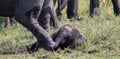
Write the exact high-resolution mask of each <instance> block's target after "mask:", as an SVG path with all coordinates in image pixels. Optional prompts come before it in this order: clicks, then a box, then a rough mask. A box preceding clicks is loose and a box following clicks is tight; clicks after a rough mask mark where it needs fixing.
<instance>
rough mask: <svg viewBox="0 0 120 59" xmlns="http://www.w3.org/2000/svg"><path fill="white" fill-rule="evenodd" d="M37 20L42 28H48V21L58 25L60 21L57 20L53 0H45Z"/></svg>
mask: <svg viewBox="0 0 120 59" xmlns="http://www.w3.org/2000/svg"><path fill="white" fill-rule="evenodd" d="M39 20H40V21H39V22H40V23H41V25H43V26H42V27H44V29H48V27H49V26H50V21H51V22H52V24H53V27H55V28H59V27H60V22H59V21H58V18H57V15H56V12H55V10H54V5H53V0H45V3H44V6H43V10H42V12H41V15H40V17H39Z"/></svg>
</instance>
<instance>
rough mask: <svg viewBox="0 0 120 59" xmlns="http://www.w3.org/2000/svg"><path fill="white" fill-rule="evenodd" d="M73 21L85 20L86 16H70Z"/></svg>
mask: <svg viewBox="0 0 120 59" xmlns="http://www.w3.org/2000/svg"><path fill="white" fill-rule="evenodd" d="M69 19H70V21H71V22H74V21H81V20H83V19H84V18H82V17H80V16H77V17H72V18H69Z"/></svg>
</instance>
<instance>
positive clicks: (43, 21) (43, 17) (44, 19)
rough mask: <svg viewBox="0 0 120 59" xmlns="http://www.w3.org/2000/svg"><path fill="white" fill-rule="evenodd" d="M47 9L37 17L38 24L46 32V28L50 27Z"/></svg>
mask: <svg viewBox="0 0 120 59" xmlns="http://www.w3.org/2000/svg"><path fill="white" fill-rule="evenodd" d="M49 11H50V10H49V9H43V10H42V12H41V14H40V16H39V19H38V21H39V24H40V25H41V26H42V28H43V29H45V30H46V31H48V28H49V27H50V23H49V22H50V14H49Z"/></svg>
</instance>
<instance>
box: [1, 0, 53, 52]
mask: <svg viewBox="0 0 120 59" xmlns="http://www.w3.org/2000/svg"><path fill="white" fill-rule="evenodd" d="M45 1H46V0H1V1H0V16H8V17H12V16H14V17H15V19H16V21H18V22H19V23H21V24H22V25H23V26H24V27H26V28H27V29H28V30H30V31H31V32H32V33H33V35H34V36H35V37H36V38H37V42H36V43H35V44H32V45H31V46H30V47H29V48H30V50H33V51H37V50H38V48H40V47H42V48H44V49H46V50H51V49H52V47H54V45H55V42H54V41H53V40H52V38H51V37H50V35H49V33H48V32H47V31H45V30H44V29H43V28H42V27H41V26H40V25H39V22H38V18H39V16H40V13H41V11H42V7H43V4H44V2H45Z"/></svg>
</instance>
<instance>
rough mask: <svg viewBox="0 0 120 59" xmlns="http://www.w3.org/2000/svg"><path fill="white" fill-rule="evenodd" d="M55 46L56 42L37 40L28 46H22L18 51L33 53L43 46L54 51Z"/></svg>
mask: <svg viewBox="0 0 120 59" xmlns="http://www.w3.org/2000/svg"><path fill="white" fill-rule="evenodd" d="M54 46H55V42H46V41H40V42H35V43H33V44H30V45H27V46H23V47H20V48H19V49H18V52H21V53H25V52H29V53H32V52H36V51H38V49H39V48H43V49H45V50H48V51H54Z"/></svg>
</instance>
